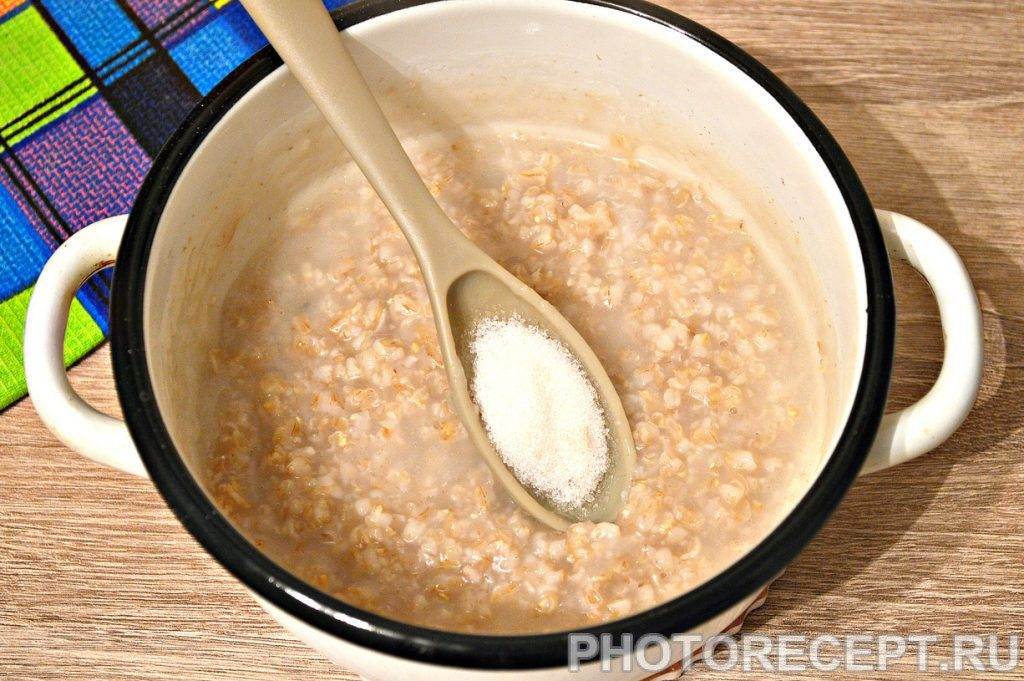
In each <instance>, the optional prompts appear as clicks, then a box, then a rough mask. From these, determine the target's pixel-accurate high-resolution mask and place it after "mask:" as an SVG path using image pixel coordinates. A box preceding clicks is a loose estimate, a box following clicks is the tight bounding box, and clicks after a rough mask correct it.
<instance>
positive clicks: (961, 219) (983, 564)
mask: <svg viewBox="0 0 1024 681" xmlns="http://www.w3.org/2000/svg"><path fill="white" fill-rule="evenodd" d="M667 4H669V5H670V6H672V7H673V8H674V9H676V10H678V11H680V12H682V13H684V14H687V15H688V16H690V17H691V18H693V19H696V20H697V21H700V22H702V23H704V24H705V25H707V26H709V27H711V28H712V29H714V30H716V31H718V32H719V33H721V34H723V35H724V36H725V37H727V38H729V39H731V40H733V41H734V42H736V43H738V44H739V45H740V46H742V47H743V48H745V49H746V50H748V51H749V52H750V53H752V54H753V55H754V56H755V57H756V58H758V59H760V60H761V61H762V62H764V63H765V64H766V65H768V66H769V67H770V68H771V69H773V70H774V71H775V72H776V73H777V74H779V76H781V77H782V79H783V80H785V81H786V82H787V83H789V85H790V86H792V87H793V88H794V89H795V90H796V91H797V93H798V94H800V95H801V96H802V97H803V98H804V99H805V100H806V101H807V102H808V104H810V106H811V108H812V109H814V111H815V112H817V114H818V115H819V116H820V117H821V118H822V119H823V120H824V121H825V123H826V125H828V126H829V128H830V129H831V130H832V132H833V133H834V134H835V136H836V137H837V138H838V140H839V142H840V144H841V145H842V146H843V148H844V149H845V150H846V152H847V154H848V155H849V156H850V158H851V159H852V161H853V164H854V165H855V166H856V168H857V170H858V171H859V173H860V176H861V178H862V179H863V181H864V183H865V184H866V185H867V189H868V192H869V193H870V195H871V197H872V199H873V200H874V202H875V203H876V205H878V206H880V207H885V208H890V209H893V210H898V211H901V212H905V213H907V214H909V215H912V216H915V217H917V218H919V219H920V220H922V221H924V222H926V223H928V224H930V225H931V226H933V227H934V228H935V229H937V230H938V231H939V232H941V233H942V234H943V235H944V236H945V237H946V238H947V239H948V240H949V241H950V242H951V243H952V244H953V246H954V247H955V248H956V249H957V250H958V251H959V252H960V254H961V256H962V257H963V259H964V260H965V261H966V263H967V267H968V269H969V270H970V273H971V276H972V277H973V278H974V282H975V284H976V286H977V289H978V293H979V297H980V300H981V305H982V309H983V312H984V323H985V353H986V368H985V377H984V387H983V388H982V392H981V396H980V398H979V401H978V404H977V406H976V407H975V409H974V411H973V412H972V414H971V416H970V417H969V419H968V420H967V422H966V423H965V424H964V426H963V427H962V428H961V429H960V431H959V432H957V433H956V434H955V435H954V436H953V437H952V438H951V439H950V440H949V441H948V442H946V443H945V444H944V445H943V446H941V447H940V448H939V449H938V450H937V451H935V452H933V453H932V454H930V455H928V456H926V457H924V458H922V459H919V460H917V461H915V462H912V463H910V464H906V465H904V466H900V467H899V468H897V469H894V470H891V471H888V472H883V473H880V474H876V475H873V476H870V477H868V478H865V479H863V480H861V481H859V482H858V483H857V484H856V486H855V487H854V488H853V490H852V491H851V493H850V494H849V496H848V497H847V498H846V500H845V501H844V502H843V504H842V506H841V507H840V510H839V511H838V512H837V513H836V514H835V515H834V516H833V517H832V519H831V520H830V522H829V523H828V525H827V527H826V528H825V529H824V530H823V531H822V532H821V534H820V535H819V536H818V537H817V538H816V539H815V540H814V541H813V543H812V544H811V545H810V546H809V547H808V548H807V550H805V551H804V552H803V553H802V554H801V556H800V557H799V558H798V559H797V560H796V562H795V563H793V565H792V566H791V567H790V568H789V570H788V571H787V572H786V573H785V575H784V576H783V577H782V579H780V580H779V581H778V582H777V583H776V585H775V586H774V587H773V589H772V590H771V593H770V595H769V599H768V603H767V605H765V606H764V607H763V608H762V609H761V610H759V611H758V612H756V613H755V614H754V615H753V616H752V617H751V618H750V620H749V621H748V627H747V629H748V630H752V631H758V632H762V633H796V634H808V635H813V634H818V633H828V634H834V635H839V636H842V635H845V634H853V633H861V632H866V633H902V634H907V633H913V632H934V633H938V634H940V635H944V636H948V635H950V634H951V632H954V631H958V632H978V633H990V632H991V633H998V632H1002V633H1007V632H1010V631H1016V632H1018V633H1019V632H1021V629H1022V627H1024V605H1022V598H1021V593H1022V587H1021V585H1022V583H1024V456H1022V444H1024V430H1022V420H1024V399H1022V393H1024V295H1022V287H1024V271H1022V270H1024V4H1021V3H1015V2H1010V1H1008V0H934V1H932V2H924V1H915V2H907V1H904V0H884V1H877V2H868V1H856V0H834V1H832V0H829V1H825V0H814V1H813V2H805V1H802V0H774V1H773V2H763V1H761V0H728V1H725V0H722V1H714V2H712V1H711V0H692V1H691V2H685V3H684V2H681V1H679V0H673V1H672V2H669V3H667ZM897 275H898V276H897V285H898V304H899V336H900V339H899V343H898V351H897V357H896V375H895V380H894V388H893V394H892V397H891V403H893V404H896V405H900V404H906V403H908V402H909V401H911V400H913V399H915V398H916V397H919V396H921V395H923V394H924V392H925V391H926V390H927V388H928V386H929V385H930V384H931V382H932V381H933V380H934V378H935V376H936V375H937V372H938V369H939V364H940V360H941V357H942V340H941V333H940V330H939V326H938V321H937V317H936V312H935V306H934V304H933V303H932V302H931V300H930V298H929V295H928V292H927V289H926V288H925V286H924V284H923V283H922V282H921V281H920V280H919V279H918V278H917V276H916V275H915V274H913V273H908V272H907V271H904V270H900V271H898V272H897ZM71 375H72V383H73V384H74V385H75V386H76V387H77V388H78V389H79V390H80V391H81V392H82V394H83V395H84V396H86V397H87V399H88V400H89V401H90V402H92V403H93V404H95V405H97V406H99V407H100V408H102V409H104V410H105V411H107V412H108V413H116V411H117V405H116V400H115V396H114V389H113V386H112V383H111V376H110V361H109V354H108V352H107V350H106V348H103V349H101V350H100V351H98V352H97V353H95V354H94V355H93V356H91V357H90V358H88V359H87V360H85V361H84V362H82V363H81V364H80V365H79V366H78V367H76V368H75V369H74V370H73V371H72V372H71ZM0 450H2V451H0V677H9V678H36V679H38V678H61V679H68V678H88V679H98V678H133V679H162V678H172V677H173V678H197V679H214V678H216V679H231V678H243V677H244V678H246V679H249V680H254V679H279V678H289V679H313V678H325V677H327V676H328V675H330V676H331V677H333V678H341V679H344V678H352V677H353V675H350V674H348V673H346V672H344V671H342V670H339V669H338V668H336V667H332V666H331V665H330V664H329V663H328V662H326V661H325V660H324V659H323V658H321V657H320V656H319V655H318V654H317V653H315V652H313V651H312V650H310V649H308V648H306V647H305V646H303V645H302V644H300V643H298V642H297V641H295V640H293V639H292V637H291V636H290V635H288V634H287V633H285V632H284V631H283V630H282V629H281V628H280V627H278V626H277V625H276V624H275V623H273V622H272V621H271V620H270V618H269V617H268V616H267V615H266V614H264V613H263V611H261V610H260V609H259V608H258V607H257V606H256V605H255V603H254V602H253V601H252V600H251V599H250V598H249V596H248V595H247V594H246V593H245V591H244V590H243V589H242V587H241V586H240V585H239V584H238V583H237V582H235V581H234V580H233V579H232V578H230V577H229V576H228V575H227V573H226V572H225V571H224V570H222V569H221V568H220V567H219V566H218V565H217V564H215V563H214V561H213V560H212V559H211V558H210V557H208V556H207V554H206V553H205V552H204V551H203V550H202V549H201V548H200V547H199V545H198V544H197V543H196V542H195V541H193V539H192V538H191V537H190V535H188V534H187V533H186V532H185V530H184V529H183V528H182V527H181V526H180V525H179V524H178V522H177V521H176V520H175V519H174V517H173V516H172V514H171V512H170V511H169V510H168V509H167V507H166V506H165V505H164V502H163V500H162V499H161V497H160V496H159V494H157V492H156V491H155V490H154V489H153V488H152V486H151V484H150V483H149V482H147V481H145V480H141V479H136V478H132V477H129V476H128V475H122V474H120V473H117V472H114V471H112V470H108V469H106V468H103V467H100V466H98V465H96V464H92V463H90V462H88V461H86V460H85V459H83V458H82V457H80V456H77V455H76V454H74V453H72V452H71V451H69V450H68V449H66V448H65V447H63V446H62V445H61V444H59V443H58V442H57V441H56V440H55V439H54V438H53V437H52V436H51V435H50V434H49V433H48V432H47V431H46V429H45V428H44V427H43V426H42V424H41V423H40V422H39V420H38V418H37V417H36V415H35V412H34V411H33V409H32V407H31V405H30V404H29V402H28V401H22V402H21V403H19V404H17V405H15V406H14V407H12V408H10V409H9V410H7V411H6V412H5V413H3V414H0ZM912 663H913V660H912V659H911V658H910V657H909V656H908V658H906V659H905V660H903V661H901V662H900V663H898V664H896V665H894V666H893V668H892V669H891V670H890V671H889V672H887V673H886V674H884V675H883V674H881V673H877V674H875V673H872V677H874V676H885V677H886V678H915V677H917V676H919V673H918V672H916V671H915V670H914V669H913V668H912V666H911V665H912ZM761 676H770V675H761ZM808 676H810V677H813V676H814V674H810V673H809V674H808ZM1021 676H1024V666H1022V667H1021V668H1019V669H1018V670H1017V671H1016V672H1010V673H1006V674H1002V675H999V674H989V675H987V676H986V678H990V679H994V678H1010V677H1016V678H1020V677H1021ZM694 677H695V678H698V679H718V678H722V679H724V678H729V677H730V675H728V674H725V673H721V674H719V673H715V672H712V671H711V670H709V669H707V668H697V669H696V670H695V673H694ZM861 677H862V678H863V675H861Z"/></svg>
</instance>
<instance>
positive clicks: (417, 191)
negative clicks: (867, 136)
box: [242, 0, 478, 285]
mask: <svg viewBox="0 0 1024 681" xmlns="http://www.w3.org/2000/svg"><path fill="white" fill-rule="evenodd" d="M242 5H243V6H244V7H245V9H246V10H247V11H248V12H249V15H250V16H252V18H253V20H254V21H255V22H256V25H257V26H259V28H260V30H261V31H263V34H264V35H265V36H266V37H267V39H268V40H269V41H270V44H271V45H273V46H274V49H275V50H277V53H278V54H279V55H280V56H281V59H283V60H284V63H285V64H287V65H288V68H289V69H290V70H291V72H292V75H293V76H295V78H296V79H297V80H298V81H299V83H300V84H301V85H302V87H303V88H304V89H305V90H306V92H307V93H308V94H309V96H310V98H311V99H312V100H313V103H314V104H316V106H317V108H318V109H320V112H321V113H322V114H323V116H324V118H325V119H327V122H328V123H329V124H330V126H331V127H332V128H333V129H334V131H335V133H337V135H338V137H339V138H340V139H341V141H342V143H343V144H344V145H345V147H346V148H347V149H348V152H349V154H350V155H351V156H352V159H353V160H354V161H355V162H356V164H357V165H358V166H359V168H360V169H361V170H362V171H363V174H364V175H365V176H366V179H367V180H369V182H370V184H371V185H372V186H373V188H374V189H375V190H376V192H377V194H378V195H379V196H380V198H381V199H382V200H383V201H384V205H386V206H387V208H388V210H389V211H390V212H391V215H392V216H393V217H394V218H395V221H396V222H397V223H398V226H399V227H400V228H401V229H402V231H403V232H404V233H405V236H406V239H407V240H408V241H409V244H410V246H412V250H413V253H415V255H416V259H417V260H418V261H419V263H420V267H421V268H422V270H423V273H424V276H425V277H427V278H428V279H430V280H432V281H430V282H428V283H435V282H436V283H437V284H439V285H443V284H445V283H448V282H447V281H438V279H442V280H448V279H450V277H451V276H453V275H457V272H454V271H450V270H451V269H452V268H451V265H452V264H454V263H455V262H457V260H458V258H457V257H456V256H462V257H465V256H466V255H470V254H469V253H468V252H467V249H466V248H465V247H467V246H468V247H469V248H468V251H475V252H478V251H477V249H476V247H475V246H473V245H472V243H471V242H470V241H469V239H467V238H466V237H465V235H463V234H462V232H461V231H459V230H458V228H456V227H455V226H454V225H453V224H452V222H451V220H449V219H448V216H446V215H445V214H444V211H442V210H441V207H440V206H439V205H437V201H435V200H434V197H433V196H432V195H431V194H430V190H429V189H427V186H426V185H425V184H424V183H423V179H422V178H421V177H420V175H419V173H417V172H416V168H415V167H413V165H412V161H410V160H409V156H408V155H407V154H406V153H405V149H403V148H402V145H401V143H400V142H399V141H398V138H397V137H396V136H395V132H394V130H392V128H391V124H390V123H388V120H387V118H385V116H384V112H383V111H381V108H380V106H379V105H378V103H377V100H376V99H375V98H374V96H373V93H372V92H371V91H370V88H369V86H368V85H367V84H366V81H365V80H364V79H363V75H362V73H360V71H359V68H358V67H357V66H356V64H355V62H354V61H353V59H352V55H351V54H350V53H349V50H348V48H347V47H346V46H345V43H344V38H343V37H342V35H341V33H339V32H338V29H337V28H336V27H335V25H334V21H333V20H332V19H331V17H330V14H328V12H327V10H326V9H325V8H324V6H323V4H322V2H321V1H320V0H242ZM473 255H475V253H474V254H473ZM473 259H476V258H473Z"/></svg>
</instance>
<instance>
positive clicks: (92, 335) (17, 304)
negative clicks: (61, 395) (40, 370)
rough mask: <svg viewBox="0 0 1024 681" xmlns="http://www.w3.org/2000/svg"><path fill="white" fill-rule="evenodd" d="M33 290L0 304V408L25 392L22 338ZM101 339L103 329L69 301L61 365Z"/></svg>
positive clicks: (80, 307)
mask: <svg viewBox="0 0 1024 681" xmlns="http://www.w3.org/2000/svg"><path fill="white" fill-rule="evenodd" d="M31 295H32V289H31V288H30V289H27V290H25V291H22V292H21V293H19V294H18V295H16V296H14V297H13V298H10V299H8V300H5V301H3V302H2V303H0V409H2V408H4V407H6V406H7V405H9V404H10V403H11V402H13V401H14V400H16V399H18V398H19V397H21V396H22V395H24V394H25V368H24V366H23V358H24V353H23V352H22V347H21V343H22V337H23V336H24V335H25V311H26V310H27V309H28V300H29V297H30V296H31ZM102 340H103V332H102V331H100V327H98V326H96V322H94V321H93V320H92V317H90V316H89V313H88V312H86V311H85V308H84V307H82V304H81V303H79V302H78V300H77V299H76V300H74V301H73V302H72V303H71V311H70V314H69V315H68V329H67V333H66V334H65V336H64V366H70V365H71V364H73V363H74V362H76V361H78V360H79V359H81V358H82V357H83V356H84V355H85V354H86V353H87V352H89V351H90V350H92V349H93V348H94V347H95V346H96V345H97V344H99V342H100V341H102Z"/></svg>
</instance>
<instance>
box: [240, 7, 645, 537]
mask: <svg viewBox="0 0 1024 681" xmlns="http://www.w3.org/2000/svg"><path fill="white" fill-rule="evenodd" d="M242 4H243V5H244V6H245V8H246V10H247V11H248V12H249V14H250V15H251V16H252V18H253V19H254V20H255V21H256V24H257V25H258V26H259V27H260V29H261V30H262V31H263V33H264V34H265V35H266V37H267V39H268V40H269V41H270V43H271V45H273V46H274V48H275V49H276V50H277V52H278V54H280V56H281V58H282V59H283V60H284V62H285V64H287V65H288V67H289V69H290V70H291V72H292V75H294V76H295V78H296V79H297V80H298V81H299V83H300V84H301V85H302V87H303V89H305V90H306V93H307V94H308V95H309V96H310V99H312V100H313V103H314V104H316V106H317V108H318V109H319V110H320V112H321V113H322V114H323V115H324V118H326V120H327V122H328V123H329V124H330V126H331V128H332V129H333V130H334V132H335V133H336V134H337V135H338V137H339V138H340V139H341V141H342V143H343V144H344V145H345V147H346V148H347V149H348V151H349V154H351V156H352V159H353V160H354V161H355V162H356V164H357V165H358V166H359V168H360V169H361V170H362V171H363V174H364V175H365V176H366V179H367V180H368V181H369V182H370V184H371V185H372V186H373V188H374V190H376V192H377V194H378V195H379V196H380V198H381V200H382V201H383V202H384V204H385V205H386V206H387V208H388V210H389V211H390V212H391V215H392V216H393V217H394V219H395V222H397V223H398V226H399V227H400V228H401V230H402V232H403V233H404V234H405V237H406V239H407V240H408V242H409V245H410V246H411V247H412V250H413V253H414V254H415V256H416V260H417V262H418V263H419V266H420V270H421V271H422V273H423V279H424V282H425V284H426V288H427V294H428V297H429V298H430V305H431V309H432V311H433V314H434V322H435V324H436V326H437V336H438V342H439V344H440V347H441V355H442V357H443V359H444V364H445V369H446V370H447V373H448V380H449V383H450V384H451V396H452V405H453V407H454V408H455V411H456V413H457V414H458V415H459V418H460V419H461V421H462V423H463V426H464V427H465V428H466V431H467V432H468V433H469V437H470V440H471V441H472V443H473V446H474V447H475V448H476V450H477V452H478V453H479V454H480V455H481V456H482V457H483V458H484V460H485V461H486V462H487V464H488V465H489V466H490V468H491V470H492V471H493V473H494V475H495V477H496V478H497V479H498V481H499V482H500V483H501V484H502V486H503V487H505V489H506V490H507V491H508V492H509V494H510V495H511V496H512V498H513V499H514V500H515V501H516V502H518V503H519V504H520V505H521V506H522V507H523V508H524V509H525V510H526V511H527V512H529V513H530V514H531V515H533V516H534V517H535V518H537V519H538V520H540V521H541V522H544V523H545V524H547V525H549V526H551V527H553V528H555V529H559V530H561V529H565V528H566V527H568V526H569V525H570V524H571V523H572V522H578V521H584V520H590V521H594V522H601V521H614V520H615V518H616V517H617V515H618V512H619V510H620V509H621V508H622V505H623V504H624V503H625V499H626V495H627V492H628V487H629V480H630V476H631V473H632V470H633V466H634V464H635V461H636V452H635V449H634V444H633V437H632V432H631V430H630V426H629V422H628V420H627V419H626V414H625V411H624V410H623V408H622V403H621V402H620V400H619V396H618V393H617V392H616V391H615V388H614V386H613V385H612V382H611V380H610V379H609V378H608V374H607V373H606V372H605V370H604V367H603V366H602V365H601V362H600V361H599V360H598V358H597V356H596V355H595V354H594V351H593V350H592V349H591V348H590V346H589V345H587V343H586V341H585V340H583V337H582V336H580V334H579V333H578V332H577V331H576V329H575V328H573V326H572V325H571V324H570V323H569V322H568V321H567V320H566V319H565V318H564V317H563V316H562V315H561V314H560V313H559V312H558V310H556V309H555V308H554V306H553V305H551V304H550V303H548V302H547V301H546V300H544V299H543V298H542V297H541V296H540V295H538V294H537V292H536V291H534V290H533V289H532V288H530V287H529V286H527V285H526V284H524V283H523V282H521V281H520V280H519V279H517V278H516V277H515V276H513V275H512V274H511V273H510V272H508V271H507V270H506V269H504V268H503V267H502V266H501V265H499V264H498V263H497V262H495V261H494V260H493V259H491V258H490V257H489V256H488V255H487V254H486V253H484V252H483V251H482V250H480V248H478V247H477V246H476V245H475V244H473V243H472V242H471V241H470V240H469V239H468V238H467V237H466V236H465V235H464V234H463V233H462V232H461V231H460V230H459V229H458V228H457V227H456V226H455V225H454V224H452V222H451V220H449V219H448V217H447V216H446V215H445V214H444V211H442V210H441V207H440V206H439V205H438V204H437V201H435V200H434V197H433V196H432V195H431V194H430V191H429V190H428V189H427V187H426V185H425V184H424V183H423V180H422V178H420V176H419V174H418V173H417V172H416V169H415V168H414V167H413V165H412V162H411V161H410V160H409V157H408V155H406V153H405V150H404V149H403V148H402V145H401V143H399V141H398V138H397V137H396V136H395V133H394V130H392V128H391V126H390V124H389V123H388V121H387V119H386V118H385V116H384V113H383V112H382V111H381V109H380V106H379V105H378V104H377V101H376V99H375V98H374V96H373V93H372V92H371V91H370V88H369V87H368V86H367V84H366V81H365V80H364V79H363V77H362V74H361V73H360V72H359V69H358V68H357V67H356V65H355V62H354V61H353V60H352V57H351V55H350V53H349V51H348V48H347V47H346V46H345V44H344V40H345V38H344V37H343V36H342V34H341V33H339V32H338V30H337V29H336V28H335V26H334V22H333V21H331V18H330V15H329V14H328V13H327V10H326V9H325V8H324V6H323V4H322V3H321V2H320V0H288V1H287V2H285V1H282V0H242ZM513 317H515V318H518V319H521V320H522V321H524V322H525V323H527V324H530V325H533V326H535V327H537V328H539V329H541V330H542V331H544V332H545V333H546V334H547V335H548V336H549V337H551V338H553V339H555V340H557V341H560V342H561V343H562V345H564V346H565V347H566V349H568V351H569V352H570V354H572V355H573V356H574V357H575V358H576V359H577V360H578V361H579V363H580V366H582V367H583V370H584V372H585V373H586V375H587V378H588V380H589V381H590V383H591V385H592V386H593V388H594V389H595V392H596V394H597V398H598V401H599V403H600V406H601V408H602V410H603V412H604V418H605V423H606V425H607V438H608V443H607V444H608V453H609V460H610V461H609V465H608V469H607V471H606V472H605V474H604V476H603V477H602V479H601V480H600V482H599V483H598V486H597V489H596V490H595V492H594V494H593V495H592V496H591V497H590V498H589V499H588V500H587V501H585V502H584V503H583V504H581V505H580V506H579V507H576V508H571V509H570V508H564V507H560V506H557V505H555V504H554V503H552V502H551V500H550V499H547V498H546V497H545V496H544V495H543V494H541V493H539V492H538V491H537V490H534V489H530V488H528V487H526V486H525V485H523V484H522V482H520V480H519V479H518V478H516V476H515V475H514V474H513V473H512V471H510V470H509V468H508V467H507V466H506V465H505V462H504V461H503V460H502V459H501V457H500V456H499V454H498V452H497V451H496V450H495V448H494V445H493V444H492V443H491V441H490V438H489V437H488V435H487V432H486V430H485V428H484V424H483V422H482V420H481V416H480V411H479V410H478V409H477V405H476V404H475V403H474V402H473V399H472V397H471V395H470V390H469V386H470V385H471V381H472V379H473V361H472V359H473V354H472V351H471V349H470V341H471V339H472V336H473V332H474V329H475V328H476V325H477V324H479V323H480V322H481V321H483V320H485V319H493V318H499V319H507V318H513Z"/></svg>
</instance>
